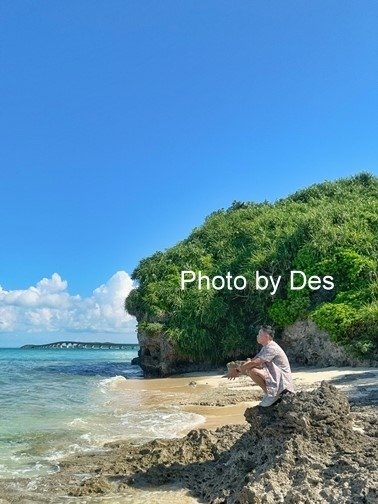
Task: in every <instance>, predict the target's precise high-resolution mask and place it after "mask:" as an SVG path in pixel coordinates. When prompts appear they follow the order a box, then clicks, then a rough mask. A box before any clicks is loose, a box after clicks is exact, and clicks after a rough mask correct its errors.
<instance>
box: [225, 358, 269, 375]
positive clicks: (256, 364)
mask: <svg viewBox="0 0 378 504" xmlns="http://www.w3.org/2000/svg"><path fill="white" fill-rule="evenodd" d="M263 364H264V360H263V359H260V357H254V358H253V359H247V360H246V361H245V362H244V363H243V364H241V365H240V366H236V367H232V368H230V369H229V370H228V373H227V378H228V379H229V380H234V379H235V378H237V377H238V376H241V375H245V374H247V371H248V370H249V369H251V368H261V366H262V365H263Z"/></svg>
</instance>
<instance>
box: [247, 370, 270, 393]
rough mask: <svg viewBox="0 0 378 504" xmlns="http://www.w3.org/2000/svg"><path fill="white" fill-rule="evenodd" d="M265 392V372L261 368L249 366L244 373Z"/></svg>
mask: <svg viewBox="0 0 378 504" xmlns="http://www.w3.org/2000/svg"><path fill="white" fill-rule="evenodd" d="M246 374H247V375H248V376H249V377H250V378H252V380H253V381H254V382H255V383H256V385H258V386H259V387H261V388H262V389H263V391H264V392H265V393H266V392H267V390H266V383H265V372H264V371H263V370H262V369H258V368H251V369H249V370H248V371H247V373H246Z"/></svg>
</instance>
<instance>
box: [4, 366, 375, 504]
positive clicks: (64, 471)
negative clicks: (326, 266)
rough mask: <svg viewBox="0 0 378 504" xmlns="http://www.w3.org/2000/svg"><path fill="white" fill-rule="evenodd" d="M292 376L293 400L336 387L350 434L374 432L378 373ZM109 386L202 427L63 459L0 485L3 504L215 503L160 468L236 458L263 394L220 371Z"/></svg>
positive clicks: (315, 371) (314, 371) (319, 371)
mask: <svg viewBox="0 0 378 504" xmlns="http://www.w3.org/2000/svg"><path fill="white" fill-rule="evenodd" d="M293 375H294V383H295V387H296V392H297V394H296V396H298V397H300V396H301V393H302V391H306V392H305V393H311V392H309V391H314V392H313V393H317V391H318V390H319V385H320V384H321V383H322V382H323V381H326V382H327V383H331V384H334V385H335V387H336V389H335V390H337V391H340V392H342V393H343V394H344V393H345V394H346V396H344V395H342V397H347V398H348V399H349V401H350V403H351V405H352V410H353V411H354V413H353V415H354V416H353V421H352V420H351V421H352V423H353V427H352V431H353V433H354V432H355V433H356V434H357V433H358V432H359V431H361V432H365V430H364V429H366V428H367V427H366V426H368V428H369V429H370V428H374V421H373V420H372V418H373V417H374V416H375V417H376V405H377V400H378V398H377V393H378V369H377V368H362V367H356V368H351V367H348V368H298V369H295V370H294V373H293ZM110 386H111V387H112V388H116V389H117V390H119V391H125V395H126V394H134V395H135V397H136V399H137V400H138V401H140V402H141V404H143V407H144V408H145V409H146V411H148V410H151V409H152V410H153V409H154V408H156V407H158V406H159V407H162V406H164V405H169V406H173V407H175V408H177V409H178V410H184V411H189V412H193V413H196V414H198V415H201V417H202V418H203V421H202V422H201V423H199V424H198V425H196V426H195V429H194V430H193V428H190V429H188V428H187V429H184V430H183V431H182V432H181V433H180V437H179V438H177V439H176V440H167V441H163V440H162V441H159V439H157V440H156V441H152V442H150V443H148V444H146V445H143V444H142V445H141V443H139V444H138V443H135V442H134V443H130V442H129V441H127V440H125V441H122V440H121V441H118V442H112V443H108V444H106V445H105V446H104V448H103V449H102V451H99V452H98V453H96V452H94V453H87V454H78V455H74V456H71V457H69V458H66V459H64V460H63V461H61V463H60V471H59V472H57V473H55V474H52V475H48V476H45V477H41V478H38V479H37V480H28V479H23V480H18V481H15V480H13V481H3V482H2V485H1V493H0V503H1V504H8V503H11V502H15V501H17V502H25V503H26V502H45V503H50V502H51V503H52V502H63V501H64V502H67V503H71V502H72V503H73V502H83V503H84V502H86V503H87V502H88V503H89V502H104V503H105V502H106V503H114V504H122V503H133V504H134V503H135V504H137V503H141V504H142V503H151V504H153V503H155V502H156V503H157V502H160V501H161V499H164V500H165V502H169V503H171V504H175V503H179V502H180V503H181V504H191V503H195V502H218V501H216V500H211V499H210V498H208V499H206V498H205V500H198V497H197V496H196V495H194V494H195V493H196V490H195V489H191V484H189V483H188V484H187V487H185V485H184V484H182V481H181V480H180V481H181V483H180V481H176V480H175V479H174V478H173V480H171V479H172V478H171V477H170V476H169V477H166V476H164V477H163V476H161V475H160V473H159V471H160V469H159V468H161V471H162V473H161V474H164V471H165V470H164V469H163V468H164V467H166V465H167V464H168V466H170V465H171V464H172V463H173V465H175V460H176V459H177V463H179V464H182V463H185V464H189V465H188V467H194V466H195V464H196V463H198V462H201V461H202V462H201V463H205V462H206V463H207V462H208V461H209V460H212V459H213V458H214V457H215V458H216V459H217V457H218V458H219V457H220V456H223V455H221V454H222V453H223V452H227V453H230V454H231V455H230V456H234V455H232V453H233V446H234V445H235V443H238V442H240V439H242V438H243V436H245V435H246V433H247V432H249V427H250V425H249V424H248V422H247V420H246V417H245V415H244V414H245V411H246V410H247V408H249V409H250V410H251V411H254V410H256V411H258V410H262V408H257V409H256V408H253V407H254V406H255V405H257V404H258V402H259V401H260V399H261V396H262V392H261V390H260V389H259V388H258V387H257V386H255V385H254V384H253V383H252V382H251V380H250V379H249V378H248V377H241V378H239V379H237V380H233V381H230V380H227V379H226V378H225V377H224V375H223V374H222V373H221V372H210V373H191V374H185V375H180V376H174V377H169V378H162V379H159V378H157V379H135V380H127V379H125V378H123V377H118V378H117V379H114V380H112V382H111V384H110ZM345 401H346V399H345ZM289 416H290V415H289ZM340 420H342V419H340ZM254 421H256V422H258V421H260V420H259V419H257V420H256V419H255V420H254ZM249 422H250V420H249ZM364 422H365V423H364ZM366 422H367V423H366ZM351 425H352V424H351ZM375 428H376V425H375ZM252 430H253V429H252ZM364 435H365V434H364ZM238 440H239V441H238ZM353 442H354V441H352V443H353ZM366 442H367V441H366V440H365V443H366ZM144 446H146V448H144ZM243 449H244V448H243ZM183 450H184V451H183ZM214 450H215V451H214ZM154 454H156V457H157V458H156V459H154V456H155V455H154ZM179 454H180V455H179ZM185 454H186V455H185ZM152 470H153V476H151V475H149V480H148V478H147V480H148V481H147V480H146V481H144V480H143V481H142V482H137V484H135V476H134V477H132V476H130V474H132V473H135V474H145V473H146V474H149V473H150V471H152ZM188 471H189V472H187V474H188V475H189V474H191V472H190V471H191V469H190V470H189V469H188ZM190 490H192V492H191V491H190ZM193 492H194V494H193ZM209 499H210V500H209ZM219 502H223V501H221V500H220V501H219ZM224 502H226V501H224ZM227 502H228V501H227ZM229 502H233V501H232V500H230V501H229ZM252 502H259V501H258V500H256V501H252ZM301 502H302V501H301ZM303 502H309V501H306V500H304V501H303ZM315 502H322V501H321V500H319V501H315ZM324 502H328V501H327V500H325V501H324ZM329 502H333V501H329ZM361 502H362V501H361ZM366 502H370V501H366Z"/></svg>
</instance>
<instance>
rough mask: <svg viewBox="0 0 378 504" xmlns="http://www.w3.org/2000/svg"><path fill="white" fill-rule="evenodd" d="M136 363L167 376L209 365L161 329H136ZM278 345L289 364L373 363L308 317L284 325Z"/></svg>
mask: <svg viewBox="0 0 378 504" xmlns="http://www.w3.org/2000/svg"><path fill="white" fill-rule="evenodd" d="M138 340H139V345H140V350H139V359H138V363H139V364H140V366H141V367H142V369H143V371H144V373H145V375H146V376H168V375H171V374H175V373H185V372H192V371H204V370H208V369H211V368H212V366H211V364H210V363H206V362H205V363H203V362H202V363H197V362H194V361H193V360H191V359H189V358H187V357H185V356H184V355H182V354H180V352H179V351H178V350H177V348H175V346H174V345H173V344H172V343H170V342H169V340H168V338H167V337H166V335H165V334H164V333H161V334H156V335H153V336H150V335H148V334H146V333H144V332H143V331H139V333H138ZM279 343H280V345H282V347H283V348H284V350H285V352H286V353H287V355H288V357H289V360H290V362H291V363H292V364H298V365H304V366H321V367H327V366H356V365H361V364H365V365H369V364H374V363H370V362H366V361H365V362H362V361H358V360H357V359H354V358H352V357H350V356H349V355H348V354H347V353H346V352H345V350H344V349H343V348H342V347H341V346H339V345H336V344H335V343H333V342H332V341H331V339H330V337H329V335H328V333H327V332H326V331H323V330H321V329H319V328H318V327H317V326H316V324H315V323H314V322H312V321H311V320H299V321H297V322H295V324H293V325H291V326H288V327H286V328H285V330H284V331H283V334H282V339H281V340H280V341H279Z"/></svg>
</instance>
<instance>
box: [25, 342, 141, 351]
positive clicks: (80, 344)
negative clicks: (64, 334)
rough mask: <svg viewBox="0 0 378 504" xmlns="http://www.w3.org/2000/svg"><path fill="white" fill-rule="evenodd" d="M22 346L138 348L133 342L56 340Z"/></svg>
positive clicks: (104, 348) (90, 348) (98, 348)
mask: <svg viewBox="0 0 378 504" xmlns="http://www.w3.org/2000/svg"><path fill="white" fill-rule="evenodd" d="M21 348H63V349H67V348H84V349H88V350H93V349H95V350H129V349H132V348H135V349H137V348H138V345H137V344H135V345H134V344H132V343H108V342H105V343H99V342H89V341H56V342H55V343H46V344H44V345H23V346H22V347H21Z"/></svg>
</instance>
